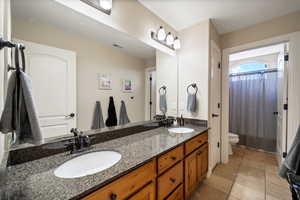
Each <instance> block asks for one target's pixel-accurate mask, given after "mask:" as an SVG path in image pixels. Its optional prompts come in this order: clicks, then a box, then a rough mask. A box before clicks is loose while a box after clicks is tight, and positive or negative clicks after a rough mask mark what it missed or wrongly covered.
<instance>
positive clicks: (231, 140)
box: [228, 133, 240, 155]
mask: <svg viewBox="0 0 300 200" xmlns="http://www.w3.org/2000/svg"><path fill="white" fill-rule="evenodd" d="M239 140H240V139H239V136H238V135H237V134H234V133H229V145H228V153H229V155H232V154H233V152H232V145H236V144H237V143H238V142H239Z"/></svg>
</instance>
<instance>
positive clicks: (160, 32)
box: [157, 26, 166, 41]
mask: <svg viewBox="0 0 300 200" xmlns="http://www.w3.org/2000/svg"><path fill="white" fill-rule="evenodd" d="M157 39H158V40H160V41H164V40H165V39H166V32H165V29H164V28H163V27H162V26H161V27H159V29H158V31H157Z"/></svg>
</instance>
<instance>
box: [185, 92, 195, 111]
mask: <svg viewBox="0 0 300 200" xmlns="http://www.w3.org/2000/svg"><path fill="white" fill-rule="evenodd" d="M196 95H197V93H195V94H190V93H188V96H187V107H186V109H187V111H189V112H196V108H197V97H196Z"/></svg>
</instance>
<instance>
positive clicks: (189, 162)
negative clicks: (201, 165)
mask: <svg viewBox="0 0 300 200" xmlns="http://www.w3.org/2000/svg"><path fill="white" fill-rule="evenodd" d="M184 162H185V197H186V198H187V197H189V196H190V194H191V193H192V192H193V190H194V188H195V187H196V185H197V151H195V152H194V153H192V154H191V155H189V156H188V157H187V158H186V159H185V161H184Z"/></svg>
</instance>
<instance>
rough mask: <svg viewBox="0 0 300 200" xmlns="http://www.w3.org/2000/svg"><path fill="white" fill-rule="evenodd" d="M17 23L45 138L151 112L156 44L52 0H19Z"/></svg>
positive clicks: (16, 36) (14, 15)
mask: <svg viewBox="0 0 300 200" xmlns="http://www.w3.org/2000/svg"><path fill="white" fill-rule="evenodd" d="M11 23H12V37H13V38H12V40H13V41H14V42H17V43H22V44H24V46H25V47H26V49H25V58H26V59H25V60H26V70H25V71H24V73H25V74H26V75H27V76H28V77H29V78H30V80H31V84H32V96H33V98H34V102H35V108H34V109H36V112H37V113H38V116H37V118H38V121H39V124H40V127H41V134H42V137H43V138H44V141H49V140H52V139H54V138H55V139H56V138H60V137H66V136H68V135H69V134H71V133H70V130H71V129H72V128H78V129H79V130H81V131H88V130H91V129H93V130H97V129H101V130H105V129H107V128H110V127H116V126H128V125H130V124H132V123H133V124H135V123H139V122H143V121H146V120H151V119H153V117H154V115H155V111H156V103H155V102H156V92H155V91H156V80H155V77H156V72H155V65H156V64H155V50H154V49H153V48H152V47H150V46H148V45H146V44H145V43H143V42H141V41H139V40H138V39H135V38H133V37H131V36H128V35H127V34H125V33H121V32H119V31H117V30H114V29H112V28H111V27H108V26H106V25H104V24H101V23H99V22H96V21H95V20H93V19H91V18H89V17H87V16H84V15H82V14H79V13H77V12H75V11H73V10H72V9H70V8H66V7H64V6H63V5H61V4H59V3H58V2H56V1H51V0H43V3H37V1H36V0H28V1H20V0H13V1H12V19H11ZM14 65H16V63H15V62H14V59H13V60H12V66H14ZM13 71H14V70H11V71H10V73H9V75H8V76H10V74H12V73H13ZM150 77H151V78H150ZM7 78H8V79H9V77H7ZM150 102H152V104H150ZM99 131H100V130H99Z"/></svg>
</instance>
